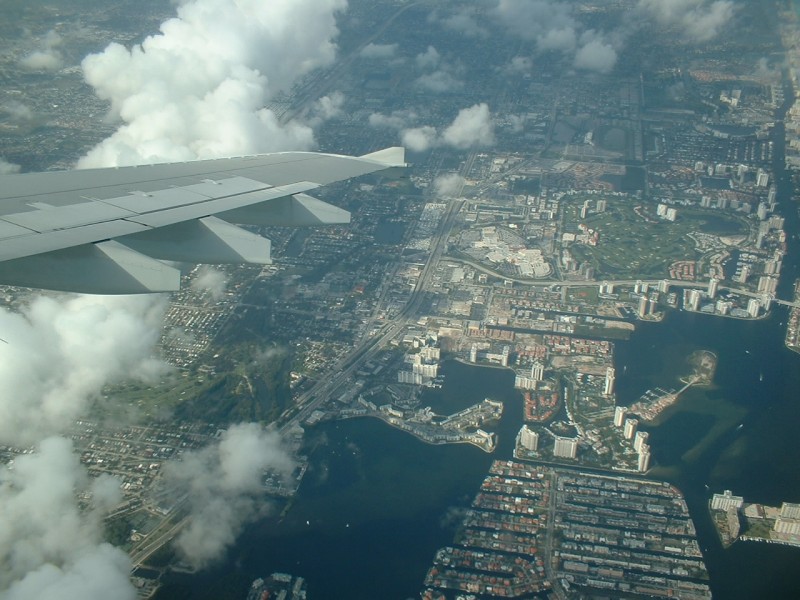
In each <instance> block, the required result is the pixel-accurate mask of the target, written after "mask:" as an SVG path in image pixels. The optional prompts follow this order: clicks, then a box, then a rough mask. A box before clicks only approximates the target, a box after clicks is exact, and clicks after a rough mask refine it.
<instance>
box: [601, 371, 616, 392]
mask: <svg viewBox="0 0 800 600" xmlns="http://www.w3.org/2000/svg"><path fill="white" fill-rule="evenodd" d="M615 375H616V372H615V371H614V367H608V368H607V369H606V382H605V385H604V386H603V394H604V395H606V396H610V395H611V394H613V393H614V380H615V379H616V377H615Z"/></svg>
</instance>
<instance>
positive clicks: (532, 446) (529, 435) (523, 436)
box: [519, 425, 539, 452]
mask: <svg viewBox="0 0 800 600" xmlns="http://www.w3.org/2000/svg"><path fill="white" fill-rule="evenodd" d="M519 444H520V446H522V447H523V448H525V449H526V450H530V451H531V452H536V450H537V449H538V448H539V434H538V433H536V432H535V431H533V430H532V429H529V428H528V426H527V425H523V426H522V429H520V430H519Z"/></svg>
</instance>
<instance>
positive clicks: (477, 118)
mask: <svg viewBox="0 0 800 600" xmlns="http://www.w3.org/2000/svg"><path fill="white" fill-rule="evenodd" d="M442 141H443V142H444V143H445V144H448V145H450V146H453V147H454V148H459V149H461V150H464V149H466V148H471V147H473V146H491V145H493V144H494V124H493V123H492V115H491V113H490V112H489V106H488V105H487V104H486V103H485V102H483V103H481V104H476V105H474V106H470V107H469V108H462V109H461V110H460V111H458V115H457V116H456V118H455V120H454V121H453V122H452V123H451V124H450V126H449V127H447V129H445V130H444V133H443V134H442Z"/></svg>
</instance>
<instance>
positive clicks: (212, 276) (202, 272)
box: [190, 265, 228, 300]
mask: <svg viewBox="0 0 800 600" xmlns="http://www.w3.org/2000/svg"><path fill="white" fill-rule="evenodd" d="M190 285H191V288H192V289H193V290H196V291H204V292H208V293H209V294H210V295H211V298H212V299H214V300H220V299H221V298H222V297H223V296H224V295H225V289H226V288H227V286H228V276H227V275H226V274H225V273H223V272H222V271H220V270H219V269H215V268H214V267H212V266H210V265H201V266H200V267H199V268H198V269H197V275H196V276H195V278H194V279H192V283H191V284H190Z"/></svg>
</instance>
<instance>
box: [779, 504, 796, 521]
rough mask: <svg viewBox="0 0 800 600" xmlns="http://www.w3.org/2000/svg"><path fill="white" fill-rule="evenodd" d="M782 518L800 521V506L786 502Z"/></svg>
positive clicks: (783, 506) (782, 505)
mask: <svg viewBox="0 0 800 600" xmlns="http://www.w3.org/2000/svg"><path fill="white" fill-rule="evenodd" d="M781 516H782V517H783V518H785V519H800V504H796V503H794V502H784V503H783V504H781Z"/></svg>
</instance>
